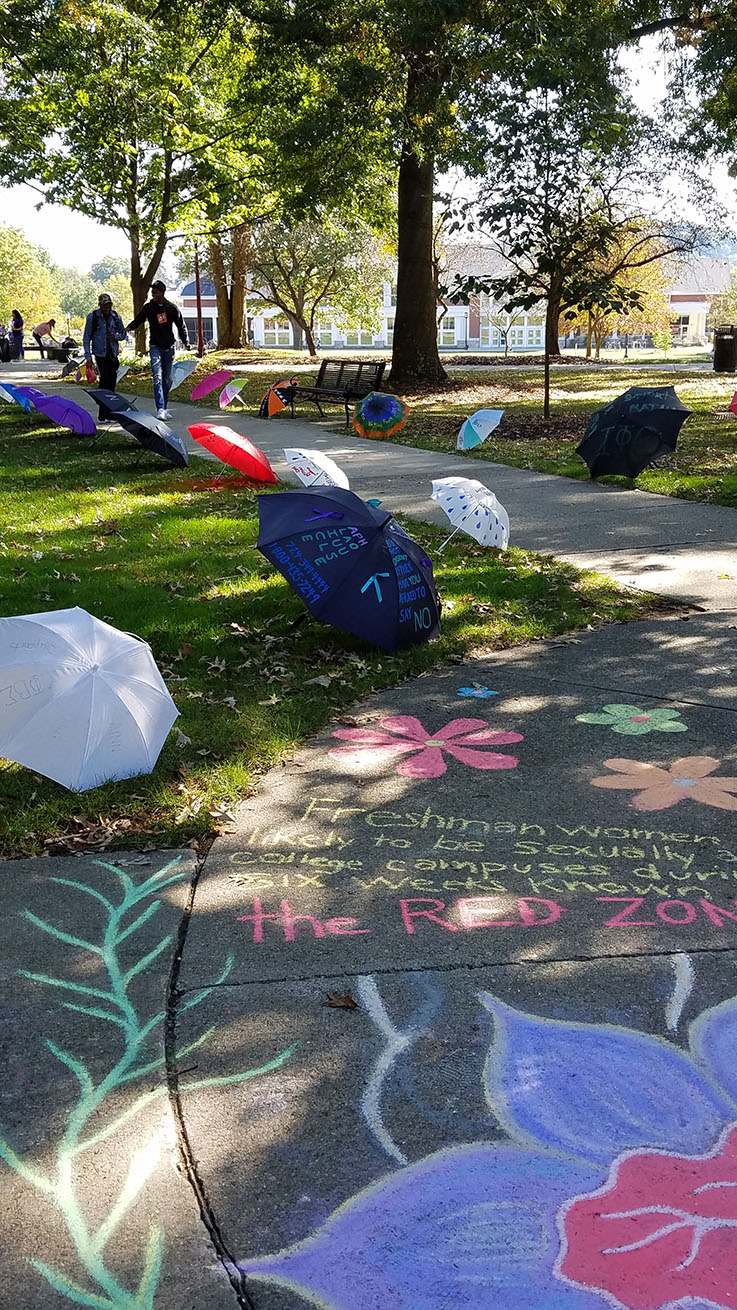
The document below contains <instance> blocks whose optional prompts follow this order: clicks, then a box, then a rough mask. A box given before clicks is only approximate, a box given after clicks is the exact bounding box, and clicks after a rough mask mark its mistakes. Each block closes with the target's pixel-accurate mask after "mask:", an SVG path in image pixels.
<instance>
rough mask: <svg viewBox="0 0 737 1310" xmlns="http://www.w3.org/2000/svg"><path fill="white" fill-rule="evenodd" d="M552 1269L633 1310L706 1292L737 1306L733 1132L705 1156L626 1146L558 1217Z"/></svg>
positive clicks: (736, 1132) (650, 1309) (736, 1139)
mask: <svg viewBox="0 0 737 1310" xmlns="http://www.w3.org/2000/svg"><path fill="white" fill-rule="evenodd" d="M560 1222H561V1231H562V1233H563V1237H564V1246H563V1251H562V1254H561V1257H560V1260H559V1265H558V1269H559V1272H560V1274H561V1276H562V1277H563V1278H565V1279H566V1280H567V1281H568V1282H570V1283H573V1284H574V1285H577V1286H583V1287H585V1288H592V1287H595V1288H597V1290H601V1292H602V1293H604V1294H606V1293H609V1294H610V1295H611V1296H614V1297H615V1298H616V1303H618V1304H619V1305H625V1306H628V1307H637V1310H658V1307H660V1306H665V1305H669V1306H670V1305H673V1304H679V1305H682V1304H684V1302H685V1299H686V1298H689V1304H692V1302H690V1298H691V1297H692V1296H703V1295H704V1294H705V1293H706V1291H707V1289H708V1292H709V1296H710V1297H711V1298H712V1304H717V1305H736V1304H737V1291H736V1289H735V1262H736V1261H737V1129H735V1128H729V1129H727V1131H726V1133H725V1135H724V1137H723V1139H722V1140H721V1141H720V1142H719V1143H718V1144H717V1146H716V1147H715V1149H714V1151H712V1152H710V1153H709V1154H708V1155H697V1156H693V1155H692V1156H674V1155H666V1154H664V1153H662V1152H660V1151H629V1152H627V1153H626V1154H625V1155H623V1156H621V1157H620V1158H619V1159H618V1160H615V1162H614V1164H613V1165H612V1168H611V1171H610V1174H609V1178H608V1179H607V1181H606V1183H605V1184H604V1186H603V1187H600V1188H599V1189H598V1190H597V1191H595V1192H591V1193H590V1194H589V1195H587V1196H580V1197H577V1198H576V1199H574V1200H573V1201H570V1202H569V1203H568V1205H567V1206H566V1207H564V1210H563V1211H562V1213H561V1217H560Z"/></svg>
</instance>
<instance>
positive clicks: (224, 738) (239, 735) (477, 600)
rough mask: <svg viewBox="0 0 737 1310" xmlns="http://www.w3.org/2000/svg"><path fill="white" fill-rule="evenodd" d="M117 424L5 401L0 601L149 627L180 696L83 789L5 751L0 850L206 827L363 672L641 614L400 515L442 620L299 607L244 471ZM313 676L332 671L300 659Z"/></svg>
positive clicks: (567, 578)
mask: <svg viewBox="0 0 737 1310" xmlns="http://www.w3.org/2000/svg"><path fill="white" fill-rule="evenodd" d="M138 454H139V447H137V446H135V445H133V444H132V443H131V442H130V440H129V439H128V438H126V437H124V436H123V435H122V434H112V435H111V434H107V435H105V436H103V438H102V439H101V440H100V441H99V442H98V444H97V445H96V446H95V447H94V449H91V448H90V445H89V442H88V441H87V440H86V439H80V438H78V437H71V436H69V435H65V434H63V433H60V432H59V430H58V429H54V428H50V427H47V426H45V425H44V422H43V421H42V420H40V419H39V418H38V416H37V417H36V418H31V417H29V418H25V417H23V416H21V417H20V418H18V419H16V418H15V416H14V414H11V413H9V412H7V411H6V412H4V413H3V414H2V415H0V604H1V606H2V608H1V609H0V613H3V614H6V615H9V614H23V613H33V612H38V611H42V610H52V609H61V608H65V607H67V606H72V605H80V606H82V607H83V608H86V609H88V610H90V611H91V612H92V613H93V614H95V615H97V616H98V617H100V618H103V619H106V620H107V621H108V622H110V623H112V624H114V625H115V626H116V627H118V628H121V629H123V630H125V631H129V632H134V633H137V634H138V635H139V636H141V637H143V638H145V640H146V641H148V642H149V643H150V644H151V646H152V649H153V651H154V654H155V657H156V659H157V661H158V663H159V666H160V668H161V669H162V670H163V673H164V676H165V677H166V679H167V680H168V683H169V686H170V689H171V692H172V694H173V696H174V699H175V701H176V703H177V706H178V708H179V710H180V711H181V718H180V719H179V720H178V725H177V727H175V728H174V730H173V732H172V733H171V735H170V737H169V739H168V741H167V744H166V746H165V747H164V750H163V753H162V755H161V758H160V760H159V763H158V765H157V767H156V769H155V771H154V773H153V774H151V775H150V776H144V777H139V778H134V779H131V780H130V781H127V782H123V783H109V784H107V785H105V786H104V787H100V788H97V789H96V790H94V791H90V792H86V793H83V794H74V793H71V792H68V791H65V790H64V789H63V788H61V787H60V786H58V785H57V784H56V783H53V782H51V781H49V780H46V779H43V778H41V777H40V776H39V775H35V774H32V773H30V772H29V771H28V770H26V769H24V768H21V767H19V766H17V765H15V764H9V763H0V852H1V853H3V854H5V855H21V854H34V853H37V852H40V851H42V850H44V849H50V850H55V849H71V848H73V847H74V844H75V841H76V840H77V839H79V840H80V841H85V842H92V843H94V842H95V841H97V842H100V843H103V842H104V843H108V844H110V843H113V844H114V845H116V846H120V845H131V844H134V843H136V844H144V845H145V844H154V843H156V844H159V845H162V844H180V843H182V842H187V841H189V840H191V839H194V838H202V837H204V836H205V835H207V834H209V833H212V832H213V831H215V830H216V829H217V828H218V826H219V825H220V824H221V823H222V821H223V809H224V808H225V809H227V807H228V806H231V805H232V804H233V803H235V802H236V801H237V800H238V799H239V798H241V797H243V796H244V795H246V794H248V792H249V791H250V790H251V789H252V788H253V786H254V783H255V781H256V779H257V777H258V775H259V774H260V773H261V772H262V771H263V770H264V769H266V768H268V767H269V766H270V765H272V764H274V763H276V762H278V761H279V760H280V759H283V758H284V757H285V756H287V755H288V754H289V752H290V751H292V750H293V749H294V748H295V746H296V745H297V744H298V743H299V742H301V741H302V740H303V739H304V738H305V737H306V736H307V735H308V734H310V733H312V732H314V731H315V730H316V729H318V728H320V727H321V726H322V725H324V724H325V723H326V721H327V720H328V719H329V718H330V717H331V716H332V715H335V714H336V713H340V712H341V711H344V710H345V709H346V707H348V706H349V705H351V704H352V703H353V702H355V700H356V699H357V698H359V697H361V696H362V695H364V694H365V693H367V692H369V691H370V690H372V689H373V688H380V687H388V686H392V685H395V684H397V683H399V682H401V681H402V680H403V679H404V678H407V677H409V676H411V675H413V674H418V673H420V672H422V671H423V670H425V669H428V668H431V667H433V666H436V665H438V664H440V663H442V662H443V661H445V660H447V659H448V658H453V657H456V658H457V657H459V656H462V655H464V654H465V653H466V652H469V651H471V650H481V649H490V648H493V647H498V646H503V645H508V644H513V643H517V642H524V641H529V640H533V639H537V638H541V637H547V636H551V635H553V634H557V633H561V632H564V631H566V630H569V629H576V628H581V627H584V626H586V625H587V624H594V625H596V624H599V623H606V622H610V621H614V620H621V619H628V618H633V617H637V616H638V615H640V614H642V613H643V612H644V611H645V610H646V608H647V607H648V605H649V604H650V602H649V600H648V598H646V597H643V596H642V595H638V594H628V593H624V592H622V591H618V590H617V588H616V587H615V586H614V585H613V584H612V583H609V582H607V581H606V580H605V579H602V578H601V577H597V576H596V575H594V574H590V573H588V574H583V575H582V574H579V573H577V572H576V571H575V570H574V569H572V568H570V567H569V566H567V565H565V564H562V563H559V562H557V561H554V560H552V559H542V558H540V557H535V556H533V555H530V554H526V553H525V552H523V551H520V550H512V551H510V552H509V553H508V554H507V555H504V556H502V557H500V558H493V557H492V555H491V554H490V552H488V551H485V550H481V549H480V548H478V547H476V546H475V545H474V544H473V543H472V542H470V541H469V540H468V539H467V538H466V539H463V538H461V537H457V538H455V539H454V540H453V541H452V542H451V544H450V545H449V546H448V547H447V549H446V550H445V551H444V552H443V553H442V555H440V556H437V555H435V548H436V547H437V545H438V544H439V543H440V541H441V539H442V534H441V533H440V532H438V531H437V530H436V529H433V528H431V527H428V526H421V525H418V524H414V523H413V524H409V523H407V524H406V526H407V527H408V528H409V530H410V531H411V532H412V535H413V536H415V537H416V538H417V539H418V540H420V541H421V542H422V543H423V545H424V547H425V548H426V549H427V550H428V551H429V553H430V554H431V555H435V558H436V560H437V566H436V578H437V581H438V584H439V588H440V591H441V594H442V596H443V600H444V603H445V609H444V620H443V635H442V637H441V638H440V639H438V640H437V641H434V642H432V643H431V644H429V645H425V646H421V647H415V648H414V649H412V650H409V651H407V652H404V653H399V654H395V655H386V654H384V653H382V652H381V651H378V650H375V649H373V648H371V647H369V646H368V645H366V644H365V643H363V642H361V641H359V640H357V639H355V638H353V637H350V636H348V635H346V634H342V633H340V632H338V631H336V630H335V629H331V628H326V627H323V626H321V625H320V624H318V623H316V622H315V621H314V620H313V619H312V618H311V617H309V616H308V615H307V613H306V611H305V609H304V608H303V606H302V604H301V602H300V601H299V600H298V599H297V597H296V596H295V595H294V593H293V592H292V591H291V589H290V588H289V586H288V585H287V583H286V582H285V581H284V579H283V578H282V577H281V575H280V574H278V573H276V572H275V571H274V570H273V569H272V567H271V566H270V565H269V564H267V562H266V561H265V560H264V558H263V556H262V555H261V554H259V553H258V552H257V550H256V549H255V545H254V543H255V539H256V534H257V505H256V495H255V490H254V489H252V488H251V487H249V486H240V487H238V486H235V487H234V486H225V487H221V488H220V489H218V490H215V489H213V486H212V482H211V477H212V465H207V464H205V463H204V462H203V461H197V462H196V463H195V462H194V461H193V465H192V467H191V468H190V469H189V470H186V469H182V470H173V469H167V468H166V467H164V466H162V465H161V464H160V462H159V461H157V459H156V458H155V457H154V456H149V455H146V456H145V457H144V461H143V462H142V463H141V464H139V466H138V467H137V468H134V467H133V465H134V460H135V459H137V458H138ZM316 678H319V679H321V680H328V685H323V682H322V681H320V682H315V679H316Z"/></svg>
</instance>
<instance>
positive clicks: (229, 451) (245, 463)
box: [187, 423, 276, 482]
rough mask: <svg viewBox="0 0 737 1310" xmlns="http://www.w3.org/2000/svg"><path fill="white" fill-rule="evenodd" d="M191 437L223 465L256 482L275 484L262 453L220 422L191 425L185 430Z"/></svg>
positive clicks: (274, 477) (269, 466)
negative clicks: (228, 465)
mask: <svg viewBox="0 0 737 1310" xmlns="http://www.w3.org/2000/svg"><path fill="white" fill-rule="evenodd" d="M187 431H188V433H189V435H190V436H191V437H194V439H195V441H198V442H199V443H200V445H201V446H204V447H205V449H206V450H211V451H212V453H213V455H217V457H218V459H221V460H222V461H223V463H224V464H230V466H231V468H234V469H238V471H239V472H240V473H245V474H246V476H247V477H249V478H253V479H254V481H256V482H276V474H275V472H274V470H273V468H272V467H271V465H270V463H269V461H268V459H267V458H266V456H265V454H264V452H263V451H262V450H259V448H258V446H254V444H253V442H252V441H249V440H248V437H242V436H241V435H240V433H239V432H233V431H232V429H231V428H226V427H223V425H222V423H193V424H192V426H191V427H188V428H187Z"/></svg>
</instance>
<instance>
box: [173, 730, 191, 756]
mask: <svg viewBox="0 0 737 1310" xmlns="http://www.w3.org/2000/svg"><path fill="white" fill-rule="evenodd" d="M191 741H192V738H191V737H188V736H187V735H186V733H184V732H182V731H181V730H178V731H177V750H180V751H183V750H184V747H185V746H189V744H190V742H191Z"/></svg>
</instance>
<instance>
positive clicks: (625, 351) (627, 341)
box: [624, 332, 630, 359]
mask: <svg viewBox="0 0 737 1310" xmlns="http://www.w3.org/2000/svg"><path fill="white" fill-rule="evenodd" d="M629 340H630V339H629V335H628V334H627V333H626V332H625V334H624V358H625V359H629V355H628V354H627V350H628V348H629Z"/></svg>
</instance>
